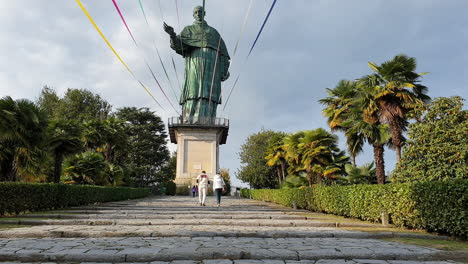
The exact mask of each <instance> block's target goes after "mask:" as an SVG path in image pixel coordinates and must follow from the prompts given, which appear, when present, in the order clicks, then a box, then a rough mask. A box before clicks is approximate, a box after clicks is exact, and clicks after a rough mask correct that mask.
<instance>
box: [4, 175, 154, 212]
mask: <svg viewBox="0 0 468 264" xmlns="http://www.w3.org/2000/svg"><path fill="white" fill-rule="evenodd" d="M149 193H150V190H149V189H147V188H127V187H101V186H89V185H65V184H38V183H15V182H1V183H0V215H5V214H19V213H21V212H27V211H30V212H33V211H39V210H48V209H57V208H63V207H68V206H78V205H85V204H91V203H96V202H110V201H119V200H126V199H136V198H142V197H146V196H148V195H149Z"/></svg>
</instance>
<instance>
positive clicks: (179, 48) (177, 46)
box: [163, 22, 184, 56]
mask: <svg viewBox="0 0 468 264" xmlns="http://www.w3.org/2000/svg"><path fill="white" fill-rule="evenodd" d="M163 28H164V31H166V33H167V34H168V35H169V36H170V38H171V48H172V49H173V50H175V51H176V52H177V53H178V54H180V55H182V56H184V47H183V45H184V44H183V43H182V41H181V40H180V36H177V35H176V33H175V32H174V28H173V27H171V26H169V25H168V24H166V23H165V22H164V24H163Z"/></svg>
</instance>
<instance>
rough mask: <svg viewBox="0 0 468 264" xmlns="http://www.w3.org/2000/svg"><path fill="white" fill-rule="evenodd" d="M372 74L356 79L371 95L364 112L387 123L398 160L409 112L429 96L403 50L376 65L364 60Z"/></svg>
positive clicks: (414, 66) (414, 62) (414, 65)
mask: <svg viewBox="0 0 468 264" xmlns="http://www.w3.org/2000/svg"><path fill="white" fill-rule="evenodd" d="M368 65H369V67H370V68H371V69H372V70H373V71H374V74H372V75H368V76H365V77H364V78H362V79H361V80H360V85H361V86H364V87H365V88H366V89H367V90H368V92H369V93H370V94H371V95H372V100H369V101H368V104H367V105H365V107H364V116H372V115H374V114H376V115H377V116H378V119H379V121H380V122H381V123H383V124H389V125H390V129H391V135H392V144H393V146H394V147H395V151H396V154H397V162H399V161H400V156H401V147H402V146H403V140H404V139H403V131H405V130H406V128H407V124H408V119H409V117H411V112H412V111H414V110H415V109H417V108H419V107H420V106H421V105H423V104H424V103H427V102H428V101H429V100H430V97H429V96H427V95H426V93H427V87H426V86H424V85H421V77H422V76H423V75H424V74H425V73H423V74H419V73H416V72H415V70H416V59H415V58H412V57H408V56H406V55H404V54H399V55H396V56H395V57H394V58H393V59H391V60H389V61H386V62H384V63H382V64H381V65H377V64H375V63H373V62H369V63H368Z"/></svg>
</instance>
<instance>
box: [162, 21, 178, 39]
mask: <svg viewBox="0 0 468 264" xmlns="http://www.w3.org/2000/svg"><path fill="white" fill-rule="evenodd" d="M163 27H164V31H166V33H167V34H169V36H171V37H175V35H176V33H175V32H174V28H173V27H171V26H169V25H168V24H166V22H164V24H163Z"/></svg>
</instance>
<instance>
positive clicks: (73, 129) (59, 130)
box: [47, 120, 83, 183]
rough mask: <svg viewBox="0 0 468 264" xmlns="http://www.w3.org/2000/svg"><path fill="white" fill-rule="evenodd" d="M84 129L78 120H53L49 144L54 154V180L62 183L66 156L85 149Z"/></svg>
mask: <svg viewBox="0 0 468 264" xmlns="http://www.w3.org/2000/svg"><path fill="white" fill-rule="evenodd" d="M81 134H82V129H81V127H80V125H79V124H78V123H77V122H76V121H66V120H53V121H51V122H50V123H49V126H48V129H47V146H48V148H49V149H50V151H51V152H52V153H53V156H54V175H53V178H54V182H55V183H60V176H61V175H62V163H63V159H64V158H65V157H66V156H69V155H72V154H76V153H79V152H80V151H81V150H82V149H83V143H82V141H81Z"/></svg>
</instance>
